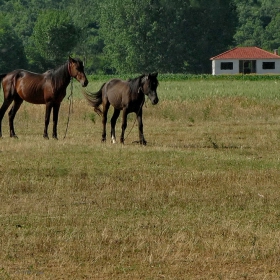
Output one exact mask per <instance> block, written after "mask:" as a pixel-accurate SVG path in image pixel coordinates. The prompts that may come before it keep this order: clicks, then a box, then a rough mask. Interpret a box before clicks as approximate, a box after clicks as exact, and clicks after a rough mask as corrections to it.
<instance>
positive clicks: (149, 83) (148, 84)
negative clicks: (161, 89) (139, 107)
mask: <svg viewBox="0 0 280 280" xmlns="http://www.w3.org/2000/svg"><path fill="white" fill-rule="evenodd" d="M157 75H158V73H152V74H148V75H145V76H144V77H143V78H142V90H143V92H144V94H145V95H147V96H148V97H149V99H150V100H151V102H152V104H153V105H155V104H157V103H158V96H157V86H158V80H157Z"/></svg>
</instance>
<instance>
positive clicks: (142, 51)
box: [0, 0, 280, 73]
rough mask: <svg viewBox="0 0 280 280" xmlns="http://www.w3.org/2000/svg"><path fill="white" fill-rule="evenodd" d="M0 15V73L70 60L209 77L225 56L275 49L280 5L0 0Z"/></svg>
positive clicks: (116, 69) (109, 69) (241, 0)
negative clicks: (216, 59) (238, 49)
mask: <svg viewBox="0 0 280 280" xmlns="http://www.w3.org/2000/svg"><path fill="white" fill-rule="evenodd" d="M50 10H51V11H56V16H54V15H53V16H51V15H50V14H48V11H50ZM0 11H1V14H0V52H1V56H0V72H3V71H4V70H5V69H7V67H8V68H20V67H21V68H22V67H23V66H25V67H26V68H28V69H30V70H33V71H35V70H36V71H39V70H42V71H43V70H45V69H48V68H49V67H51V66H53V64H55V63H60V61H65V60H66V59H67V57H68V55H69V54H71V55H75V56H78V57H81V58H82V59H83V60H84V61H85V63H86V69H87V71H88V72H89V73H142V72H151V71H159V72H161V73H167V72H173V73H178V72H184V73H211V63H210V61H209V58H210V57H212V56H214V55H217V54H219V53H221V52H223V51H226V50H228V49H229V48H232V47H235V46H259V47H262V48H264V49H266V50H269V51H271V50H273V49H278V48H279V46H280V32H279V30H280V16H279V11H280V0H211V1H205V0H173V1H170V0H139V1H130V0H60V1H57V0H45V1H41V0H9V1H8V0H0ZM43 17H45V19H43ZM40 22H41V24H40ZM7 42H9V43H8V45H7ZM73 42H75V44H74V43H73Z"/></svg>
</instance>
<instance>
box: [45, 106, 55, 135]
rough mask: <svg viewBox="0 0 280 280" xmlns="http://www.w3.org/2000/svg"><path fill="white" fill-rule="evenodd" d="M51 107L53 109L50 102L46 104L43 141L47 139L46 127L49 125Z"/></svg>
mask: <svg viewBox="0 0 280 280" xmlns="http://www.w3.org/2000/svg"><path fill="white" fill-rule="evenodd" d="M52 107H53V104H52V103H51V102H48V103H47V104H46V113H45V129H44V135H43V136H44V138H45V139H49V136H48V126H49V123H50V115H51V111H52Z"/></svg>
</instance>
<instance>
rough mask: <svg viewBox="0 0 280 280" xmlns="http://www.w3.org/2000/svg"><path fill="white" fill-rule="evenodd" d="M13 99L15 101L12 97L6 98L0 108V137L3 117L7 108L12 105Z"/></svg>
mask: <svg viewBox="0 0 280 280" xmlns="http://www.w3.org/2000/svg"><path fill="white" fill-rule="evenodd" d="M12 101H13V99H11V98H9V99H5V100H4V102H3V104H2V106H1V108H0V138H1V137H2V119H3V117H4V115H5V113H6V111H7V109H8V108H9V106H10V105H11V103H12Z"/></svg>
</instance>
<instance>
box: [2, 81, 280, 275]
mask: <svg viewBox="0 0 280 280" xmlns="http://www.w3.org/2000/svg"><path fill="white" fill-rule="evenodd" d="M102 82H103V80H95V79H92V80H91V81H90V83H89V85H88V90H90V91H97V90H98V89H99V87H100V86H101V84H102ZM159 82H160V85H159V87H158V96H159V99H160V101H159V103H158V104H157V105H155V106H153V105H151V103H150V102H149V101H148V100H147V102H146V103H145V105H144V109H143V123H144V134H145V138H146V140H147V146H140V145H139V144H137V143H136V142H135V141H137V140H138V128H137V125H134V120H135V116H134V115H130V117H129V122H128V128H127V132H126V136H127V137H126V139H125V145H121V144H120V143H119V142H118V143H117V144H115V145H113V144H111V143H110V139H108V140H107V142H106V143H101V129H102V127H101V118H100V117H99V116H97V115H96V114H95V113H94V112H93V109H92V108H91V107H90V106H89V105H88V104H87V103H86V101H85V100H84V99H83V96H82V94H81V90H82V88H81V87H80V85H79V84H78V83H77V82H74V97H73V101H74V102H73V110H71V114H70V121H69V127H68V131H67V134H66V137H65V138H64V135H65V131H66V124H67V118H68V110H69V101H68V99H67V98H65V100H64V101H63V103H62V106H61V111H60V115H59V124H58V137H59V140H58V141H56V140H53V139H50V140H45V139H43V122H44V110H45V108H44V106H40V105H31V104H28V103H23V105H22V107H21V109H20V111H19V112H18V114H17V116H16V119H15V130H16V133H17V135H18V137H19V138H18V139H11V138H10V137H9V134H8V132H9V129H8V117H7V114H6V115H5V116H4V119H3V124H2V131H3V137H2V139H0V159H1V160H0V201H1V203H0V248H1V250H0V279H5V280H6V279H147V280H148V279H205V280H206V279H207V280H209V279H226V280H228V279H254V280H255V279H269V280H271V279H280V268H279V262H280V199H279V198H280V192H279V186H280V185H279V182H280V172H279V171H280V80H278V79H276V78H275V79H273V78H271V79H267V80H265V79H260V80H246V79H245V80H244V79H239V80H234V79H233V80H231V79H203V78H201V79H199V78H198V79H185V80H168V79H161V77H159ZM68 94H69V92H68ZM2 95H3V94H2V90H1V92H0V96H1V97H0V101H1V103H2V100H3V98H2ZM111 113H112V110H110V114H111ZM51 129H52V125H51V124H50V127H49V131H50V132H51ZM116 132H117V137H119V135H120V119H119V121H118V123H117V129H116ZM107 133H108V134H109V133H110V128H109V124H108V126H107ZM118 140H119V139H118Z"/></svg>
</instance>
